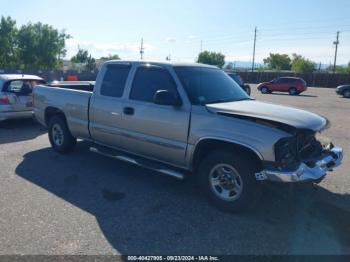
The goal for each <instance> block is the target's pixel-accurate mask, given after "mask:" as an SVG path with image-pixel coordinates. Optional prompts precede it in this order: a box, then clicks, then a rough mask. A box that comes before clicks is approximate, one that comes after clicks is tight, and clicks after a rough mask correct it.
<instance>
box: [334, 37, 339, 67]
mask: <svg viewBox="0 0 350 262" xmlns="http://www.w3.org/2000/svg"><path fill="white" fill-rule="evenodd" d="M333 44H334V45H335V54H334V65H333V74H334V73H335V67H336V65H337V55H338V45H339V31H338V32H337V40H336V41H334V42H333Z"/></svg>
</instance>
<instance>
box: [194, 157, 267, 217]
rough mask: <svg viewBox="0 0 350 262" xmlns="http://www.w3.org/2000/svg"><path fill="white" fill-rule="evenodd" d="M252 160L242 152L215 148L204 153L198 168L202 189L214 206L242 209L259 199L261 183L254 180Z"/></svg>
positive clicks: (254, 171) (235, 210)
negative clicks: (216, 149) (208, 152)
mask: <svg viewBox="0 0 350 262" xmlns="http://www.w3.org/2000/svg"><path fill="white" fill-rule="evenodd" d="M254 162H255V160H254V159H252V158H251V157H249V156H248V155H244V154H236V153H232V152H230V151H216V152H213V153H210V154H209V155H207V156H206V157H205V158H204V159H203V160H202V161H201V164H200V166H199V169H198V179H199V183H200V185H201V188H202V189H203V190H204V192H205V193H206V195H207V197H208V198H209V200H210V202H211V203H212V204H214V206H216V207H218V208H220V209H222V210H224V211H229V212H234V213H236V212H241V211H244V210H247V209H249V208H250V207H252V206H253V205H254V204H255V203H256V201H257V200H258V199H259V197H260V195H261V192H262V185H261V184H260V183H259V182H258V181H257V180H256V179H255V173H256V172H257V170H258V168H257V165H254V164H252V163H254Z"/></svg>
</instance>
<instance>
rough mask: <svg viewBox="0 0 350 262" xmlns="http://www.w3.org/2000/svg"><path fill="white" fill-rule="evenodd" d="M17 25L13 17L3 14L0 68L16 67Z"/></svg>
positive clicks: (0, 23) (0, 35) (0, 25)
mask: <svg viewBox="0 0 350 262" xmlns="http://www.w3.org/2000/svg"><path fill="white" fill-rule="evenodd" d="M17 32H18V31H17V27H16V21H15V20H12V19H11V17H3V16H1V21H0V68H9V67H16V66H17V65H18V56H17V49H16V47H17Z"/></svg>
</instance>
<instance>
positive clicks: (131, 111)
mask: <svg viewBox="0 0 350 262" xmlns="http://www.w3.org/2000/svg"><path fill="white" fill-rule="evenodd" d="M123 112H124V114H126V115H133V114H134V113H135V109H134V108H132V107H124V110H123Z"/></svg>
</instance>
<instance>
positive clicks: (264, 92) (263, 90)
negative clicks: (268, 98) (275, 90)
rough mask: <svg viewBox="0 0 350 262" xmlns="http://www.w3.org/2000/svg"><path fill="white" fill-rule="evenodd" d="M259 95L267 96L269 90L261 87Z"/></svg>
mask: <svg viewBox="0 0 350 262" xmlns="http://www.w3.org/2000/svg"><path fill="white" fill-rule="evenodd" d="M260 91H261V93H262V94H268V93H270V90H269V88H268V87H267V86H263V87H262V88H261V89H260Z"/></svg>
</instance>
